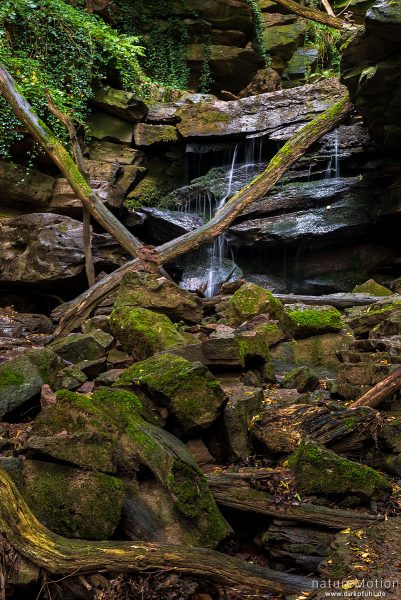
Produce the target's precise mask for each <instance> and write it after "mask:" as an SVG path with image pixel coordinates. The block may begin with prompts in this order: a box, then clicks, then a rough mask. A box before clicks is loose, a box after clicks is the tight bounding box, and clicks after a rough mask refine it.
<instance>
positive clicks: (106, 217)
mask: <svg viewBox="0 0 401 600" xmlns="http://www.w3.org/2000/svg"><path fill="white" fill-rule="evenodd" d="M0 93H1V95H2V96H3V97H4V98H5V100H6V101H7V102H8V103H9V105H10V106H11V108H12V110H13V111H14V113H15V115H16V116H17V118H18V119H19V120H20V121H21V123H22V124H23V125H24V126H25V127H26V129H27V130H28V131H29V132H30V133H31V134H32V136H33V137H34V139H35V140H36V141H37V142H38V144H39V145H40V146H41V147H42V148H43V150H44V151H45V152H46V154H48V155H49V157H50V158H51V159H52V161H53V162H54V163H55V164H56V165H57V167H58V168H59V169H60V171H61V172H62V173H63V175H64V177H65V178H66V179H67V181H68V183H69V184H70V186H71V187H72V189H73V190H74V192H75V193H76V195H77V196H78V198H79V199H80V200H81V202H82V204H83V205H84V206H85V207H86V208H87V209H88V210H89V212H90V213H91V215H92V216H93V217H94V219H96V221H97V222H98V223H100V225H101V226H102V227H104V229H105V230H106V231H108V232H109V233H110V234H111V235H112V236H113V237H114V238H115V239H116V240H117V241H118V242H119V244H121V246H122V247H123V248H124V250H126V251H127V252H128V253H129V254H130V255H131V256H138V255H139V254H140V252H141V249H142V243H141V242H140V241H139V240H137V239H136V238H135V237H134V236H133V235H132V234H131V233H130V232H129V231H128V230H127V229H126V228H125V227H124V225H122V224H121V223H120V221H119V220H118V219H117V218H116V217H115V216H114V215H113V214H112V213H111V212H110V211H109V210H108V209H107V208H106V207H105V206H104V204H103V202H102V200H101V198H100V197H99V196H98V195H97V194H95V192H94V191H93V190H92V189H91V188H90V186H89V185H88V183H87V181H86V180H85V177H84V176H83V175H82V173H81V172H80V170H79V168H78V167H77V165H76V164H75V163H74V161H73V159H72V158H71V156H70V155H69V153H68V152H67V151H66V150H65V148H64V147H63V146H62V144H60V142H59V141H58V139H57V138H56V136H55V135H54V134H53V133H52V131H51V130H50V129H49V128H48V127H47V125H46V124H45V123H43V121H42V120H41V119H39V117H38V116H37V115H36V114H35V112H34V111H33V110H32V107H31V106H30V104H29V103H28V102H27V100H25V98H24V97H23V96H22V95H21V93H20V92H19V90H18V86H17V84H16V83H15V81H14V79H13V78H12V77H11V75H10V74H9V73H8V71H7V69H6V68H5V67H4V65H2V64H1V63H0Z"/></svg>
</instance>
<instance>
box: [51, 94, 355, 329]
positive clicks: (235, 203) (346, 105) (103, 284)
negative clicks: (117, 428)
mask: <svg viewBox="0 0 401 600" xmlns="http://www.w3.org/2000/svg"><path fill="white" fill-rule="evenodd" d="M351 108H352V105H351V103H350V101H349V98H348V95H346V96H344V97H343V98H342V99H341V100H340V101H339V102H337V103H336V104H335V105H334V106H332V107H330V108H329V109H328V110H326V111H325V112H324V113H322V114H321V115H319V116H318V117H316V118H315V119H313V120H312V121H311V122H310V123H308V124H307V125H305V126H304V127H302V128H301V129H300V130H299V131H298V132H297V133H296V134H295V135H293V136H292V137H291V138H290V139H289V140H288V141H287V142H286V143H285V144H284V146H283V147H282V148H281V149H280V150H279V152H278V153H277V154H276V155H275V156H274V157H273V158H272V160H271V161H270V163H269V164H268V166H267V168H266V170H265V171H264V172H263V173H262V174H261V175H259V176H258V177H256V178H255V179H254V180H253V181H252V182H251V183H249V184H248V185H246V186H245V187H244V188H243V189H242V190H240V191H239V192H238V193H237V194H235V195H234V196H233V197H232V198H231V199H230V200H229V201H228V202H227V203H226V204H225V205H224V207H223V208H222V209H221V210H220V211H219V212H218V213H217V214H216V215H215V216H214V217H213V218H212V219H211V220H210V221H209V222H208V223H206V224H205V225H203V226H202V227H199V228H198V229H196V230H195V231H191V232H189V233H186V234H184V235H182V236H180V237H179V238H176V239H174V240H172V241H170V242H167V243H166V244H163V245H162V246H159V247H158V248H156V249H155V251H154V260H155V263H156V264H157V265H158V266H159V267H160V266H162V265H163V264H165V263H167V262H169V261H172V260H174V259H176V258H177V257H178V256H180V255H181V254H185V253H186V252H188V251H189V250H195V249H197V248H199V247H200V246H202V245H203V244H205V243H210V242H212V241H213V240H214V239H215V238H216V237H218V236H219V235H220V234H221V233H223V232H224V231H225V230H226V229H227V227H229V226H230V225H231V224H232V223H233V221H234V220H235V219H236V218H237V217H238V216H239V215H240V214H241V213H242V212H243V211H244V210H245V208H247V207H248V206H249V205H250V204H252V203H253V202H255V201H256V200H258V199H259V198H261V197H262V196H264V195H266V194H267V193H268V192H269V191H270V190H271V189H272V188H273V187H274V185H275V184H276V183H277V182H278V181H279V180H280V179H281V177H282V176H283V175H284V174H285V173H286V172H287V171H288V170H289V169H290V168H291V167H292V166H293V165H294V164H295V163H296V162H297V160H298V159H299V158H300V157H301V156H303V154H305V152H306V151H307V150H308V148H310V146H312V145H313V144H314V143H315V142H317V141H318V140H319V139H320V138H321V137H322V136H323V135H325V134H326V133H328V132H329V131H331V130H332V129H333V128H334V127H336V126H337V125H338V124H339V123H341V121H343V120H344V119H345V117H347V116H348V115H349V113H350V111H351ZM140 266H141V264H140V262H139V261H132V262H128V263H127V264H125V265H123V266H122V267H120V268H119V269H117V270H116V271H114V273H112V274H111V275H108V276H107V277H105V278H104V279H102V281H100V282H99V283H98V284H96V285H94V286H93V287H92V288H91V289H90V290H88V291H87V292H84V293H83V294H82V295H81V296H79V297H78V298H77V299H76V300H74V301H73V302H71V304H70V306H69V308H68V309H67V311H66V312H65V314H64V316H63V318H62V319H61V321H60V324H59V326H58V328H57V330H56V333H55V337H56V338H59V337H63V336H65V335H67V334H68V333H70V332H71V331H72V330H73V329H75V328H76V327H78V326H79V325H80V323H82V321H83V319H84V318H85V317H87V316H88V315H89V314H90V313H91V312H92V310H93V309H94V308H95V307H96V306H97V304H99V302H101V301H102V300H103V299H104V298H105V297H107V296H108V295H109V294H110V293H111V292H112V291H113V290H114V289H115V288H116V287H117V286H118V284H119V282H120V281H121V278H122V277H123V276H124V275H125V274H126V273H129V272H132V271H135V270H138V269H140Z"/></svg>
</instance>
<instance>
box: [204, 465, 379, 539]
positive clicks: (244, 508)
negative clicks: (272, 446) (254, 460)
mask: <svg viewBox="0 0 401 600" xmlns="http://www.w3.org/2000/svg"><path fill="white" fill-rule="evenodd" d="M270 475H271V474H270ZM270 475H269V474H263V473H262V474H260V475H259V476H257V475H256V474H255V473H251V474H250V478H251V479H253V480H259V481H260V480H261V479H266V478H267V477H269V476H270ZM248 478H249V476H247V474H245V475H244V474H242V473H222V474H216V475H215V474H211V475H208V476H207V479H208V483H209V487H210V489H211V491H212V493H213V496H214V499H215V500H216V502H217V504H218V505H220V506H227V507H229V508H233V509H235V510H239V511H241V512H249V513H255V514H260V515H265V516H268V517H273V518H275V519H284V520H291V521H298V522H300V523H309V524H313V525H319V526H323V527H327V528H328V529H338V530H340V529H344V528H346V527H351V528H358V527H367V526H369V525H373V524H374V523H377V522H378V521H381V520H383V518H382V517H378V516H376V515H369V514H367V513H361V512H354V511H351V510H340V509H335V508H328V507H326V506H319V505H318V504H302V503H297V504H289V505H285V504H284V503H281V504H276V503H275V501H274V499H272V498H271V497H269V494H267V493H265V492H263V491H259V490H257V489H254V488H252V487H251V486H250V485H249V484H248V483H247V481H246V480H247V479H248Z"/></svg>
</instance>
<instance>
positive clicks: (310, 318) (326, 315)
mask: <svg viewBox="0 0 401 600" xmlns="http://www.w3.org/2000/svg"><path fill="white" fill-rule="evenodd" d="M285 311H286V313H287V315H288V316H289V317H290V319H291V321H292V323H293V325H294V336H295V337H308V336H310V335H320V334H322V333H329V332H336V331H340V330H341V329H342V328H343V321H342V317H341V313H340V311H338V310H337V309H336V308H334V307H333V306H308V305H305V304H299V305H296V304H290V305H287V306H286V307H285Z"/></svg>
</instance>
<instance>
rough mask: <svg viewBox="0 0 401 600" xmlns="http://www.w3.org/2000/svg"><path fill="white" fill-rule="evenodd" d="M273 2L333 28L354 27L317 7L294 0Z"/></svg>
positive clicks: (275, 0) (276, 0)
mask: <svg viewBox="0 0 401 600" xmlns="http://www.w3.org/2000/svg"><path fill="white" fill-rule="evenodd" d="M274 2H276V4H280V6H284V8H287V9H288V10H289V11H290V12H292V13H295V14H296V15H299V16H300V17H304V18H305V19H310V20H311V21H317V22H318V23H322V24H323V25H328V26H329V27H333V28H334V29H340V30H345V29H352V28H355V26H352V25H350V24H349V23H347V22H346V21H343V20H342V19H339V18H338V17H336V16H332V15H330V14H325V13H324V12H322V11H321V10H318V9H317V8H311V7H310V6H304V5H303V4H299V3H298V2H294V0H274Z"/></svg>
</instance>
